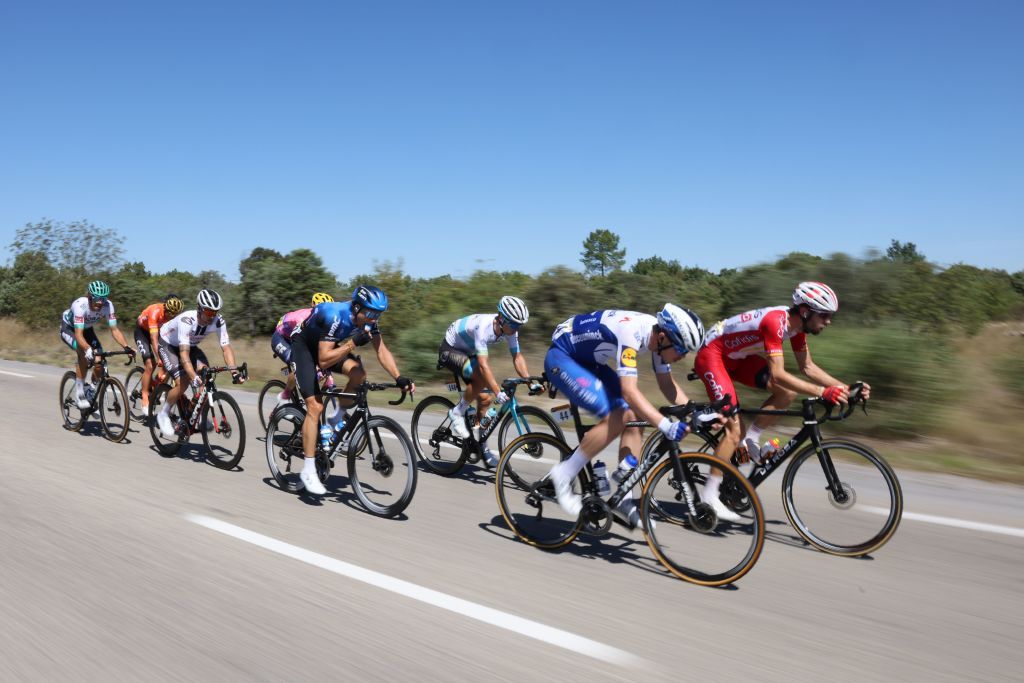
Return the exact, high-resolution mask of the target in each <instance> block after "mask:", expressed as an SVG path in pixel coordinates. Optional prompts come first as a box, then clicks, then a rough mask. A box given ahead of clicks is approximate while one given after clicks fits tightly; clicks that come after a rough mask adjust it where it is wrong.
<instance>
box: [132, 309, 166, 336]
mask: <svg viewBox="0 0 1024 683" xmlns="http://www.w3.org/2000/svg"><path fill="white" fill-rule="evenodd" d="M165 322H167V311H166V309H165V308H164V305H163V304H150V305H149V306H146V310H144V311H143V312H142V314H141V315H140V316H139V317H138V318H137V319H136V321H135V324H136V325H138V327H139V329H141V330H145V331H146V332H152V331H153V330H159V329H160V326H161V325H163V324H164V323H165Z"/></svg>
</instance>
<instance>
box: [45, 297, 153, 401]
mask: <svg viewBox="0 0 1024 683" xmlns="http://www.w3.org/2000/svg"><path fill="white" fill-rule="evenodd" d="M109 297H110V285H108V284H107V283H106V282H103V281H102V280H93V281H92V282H90V283H89V286H88V287H86V295H85V296H82V297H79V298H77V299H75V300H74V301H72V302H71V306H69V307H68V308H67V310H65V311H64V313H63V314H62V315H61V319H60V338H61V340H62V341H63V342H64V343H65V344H66V345H67V346H68V348H70V349H71V350H72V351H74V352H75V353H76V354H77V356H78V363H77V364H76V365H75V402H76V403H77V404H78V407H79V409H81V410H86V409H88V408H89V403H90V402H89V398H87V397H86V394H85V375H86V373H87V372H88V369H89V365H90V364H91V363H92V361H93V358H94V357H95V354H97V353H102V352H103V346H102V345H101V344H100V340H99V338H98V337H97V336H96V332H95V331H94V330H93V329H92V326H93V325H95V324H96V323H97V322H99V320H100V318H104V319H106V321H107V325H108V326H109V327H110V336H112V337H113V338H114V341H116V342H117V343H118V344H120V345H121V346H122V347H123V348H124V350H125V351H126V352H127V353H130V354H132V355H134V354H135V351H133V350H132V347H130V346H128V342H127V341H126V340H125V338H124V334H123V333H122V332H121V330H120V329H119V328H118V327H117V317H116V316H115V315H114V302H113V301H111V300H110V298H109ZM93 379H94V380H95V381H97V382H98V381H99V380H100V369H99V367H97V368H95V369H94V370H93Z"/></svg>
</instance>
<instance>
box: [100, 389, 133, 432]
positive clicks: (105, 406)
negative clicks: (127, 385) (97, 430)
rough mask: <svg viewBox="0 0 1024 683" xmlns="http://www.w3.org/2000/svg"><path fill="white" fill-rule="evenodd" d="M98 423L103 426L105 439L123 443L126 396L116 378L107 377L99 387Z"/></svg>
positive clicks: (125, 423) (125, 425)
mask: <svg viewBox="0 0 1024 683" xmlns="http://www.w3.org/2000/svg"><path fill="white" fill-rule="evenodd" d="M97 403H99V409H100V422H101V423H102V424H103V432H104V434H106V436H107V439H109V440H110V441H113V442H114V443H119V442H121V441H124V437H126V436H128V421H129V419H130V417H131V416H130V415H129V414H128V396H127V394H126V393H125V389H124V385H123V384H121V380H119V379H117V378H116V377H108V378H106V379H105V380H103V386H102V387H100V393H99V399H98V401H97Z"/></svg>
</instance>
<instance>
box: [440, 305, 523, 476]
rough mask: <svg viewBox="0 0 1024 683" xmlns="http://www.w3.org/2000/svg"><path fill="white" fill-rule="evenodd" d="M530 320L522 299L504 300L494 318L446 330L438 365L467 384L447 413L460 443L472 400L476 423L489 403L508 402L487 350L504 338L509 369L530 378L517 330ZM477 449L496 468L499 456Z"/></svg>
mask: <svg viewBox="0 0 1024 683" xmlns="http://www.w3.org/2000/svg"><path fill="white" fill-rule="evenodd" d="M529 319H530V311H529V309H528V308H527V307H526V303H525V302H524V301H523V300H522V299H519V298H517V297H514V296H503V297H501V300H500V301H498V313H497V314H494V313H476V314H474V315H467V316H466V317H465V318H459V319H458V320H456V321H455V322H453V323H452V324H451V325H449V326H448V330H447V331H446V332H445V335H444V340H443V341H442V342H441V345H440V346H439V347H438V349H437V364H438V365H439V366H440V367H444V368H448V369H449V370H451V371H452V372H453V373H455V375H456V376H458V377H461V378H462V379H463V380H464V381H465V383H466V390H465V392H464V393H463V394H462V399H461V400H460V401H459V403H458V405H456V406H455V407H454V408H452V409H451V410H450V411H448V417H449V418H450V419H451V423H452V432H454V433H455V435H456V436H458V437H459V438H460V439H468V438H469V429H468V428H467V427H466V420H465V415H466V410H468V409H469V406H470V404H472V403H473V401H474V400H475V401H476V402H477V420H479V418H480V416H482V415H483V414H484V413H485V412H486V411H487V409H488V408H489V407H490V405H491V402H492V401H493V402H495V403H497V404H498V405H501V404H503V403H505V402H506V401H508V395H507V394H505V392H504V391H502V390H501V386H500V385H499V384H498V381H497V380H496V379H495V378H494V371H493V370H491V364H490V360H489V357H488V351H487V347H489V346H490V345H491V344H494V343H496V342H497V341H498V340H499V339H501V338H502V337H504V338H505V340H506V341H507V342H508V350H509V353H511V354H512V366H513V367H514V368H515V371H516V374H518V375H519V376H520V377H529V376H530V370H529V368H528V367H526V358H525V357H524V356H523V354H522V352H521V351H520V350H519V328H520V327H522V326H523V325H525V324H526V321H527V320H529ZM484 389H490V390H491V393H490V394H488V393H484V391H483V390H484ZM530 389H531V390H537V389H539V385H537V384H532V385H531V386H530ZM480 445H481V446H482V447H483V453H484V458H485V459H486V460H487V462H488V464H490V465H491V466H494V465H497V464H498V456H497V455H496V454H495V453H494V452H493V451H491V449H490V448H488V447H487V443H486V442H483V443H481V444H480Z"/></svg>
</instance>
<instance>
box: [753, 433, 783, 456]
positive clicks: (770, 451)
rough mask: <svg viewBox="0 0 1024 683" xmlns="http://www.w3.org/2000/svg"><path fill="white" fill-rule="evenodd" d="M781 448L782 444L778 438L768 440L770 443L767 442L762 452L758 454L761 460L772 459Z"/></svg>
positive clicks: (762, 447)
mask: <svg viewBox="0 0 1024 683" xmlns="http://www.w3.org/2000/svg"><path fill="white" fill-rule="evenodd" d="M780 446H782V442H781V441H779V440H778V438H775V439H768V441H766V442H765V444H764V445H763V446H761V452H760V453H759V454H758V456H759V459H760V460H764V459H765V458H770V457H772V455H774V454H775V452H776V451H778V450H779V447H780Z"/></svg>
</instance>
